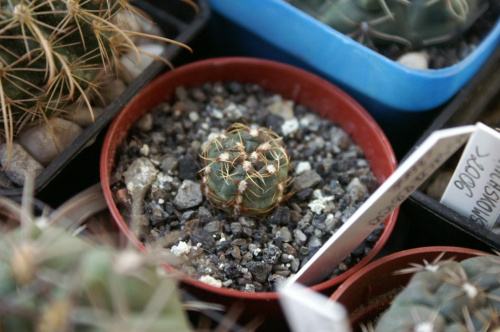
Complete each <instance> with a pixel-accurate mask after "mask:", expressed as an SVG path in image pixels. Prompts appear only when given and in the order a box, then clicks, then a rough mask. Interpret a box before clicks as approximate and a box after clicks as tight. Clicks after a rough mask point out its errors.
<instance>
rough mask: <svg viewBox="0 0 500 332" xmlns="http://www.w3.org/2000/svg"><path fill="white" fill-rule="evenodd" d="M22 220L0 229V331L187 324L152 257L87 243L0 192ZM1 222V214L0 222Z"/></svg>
mask: <svg viewBox="0 0 500 332" xmlns="http://www.w3.org/2000/svg"><path fill="white" fill-rule="evenodd" d="M0 208H1V209H0V211H2V213H5V212H6V211H7V212H8V214H9V215H11V216H16V218H19V217H20V218H21V221H22V223H21V226H20V227H17V228H15V229H14V230H11V231H7V230H5V229H4V228H5V227H1V228H0V229H2V233H1V235H0V331H3V332H20V331H24V332H29V331H34V332H56V331H95V332H97V331H116V332H118V331H162V332H163V331H176V332H177V331H191V330H192V329H191V326H190V324H189V323H188V320H187V318H186V314H185V311H184V309H183V307H182V304H181V302H180V299H179V294H178V289H177V279H176V278H175V277H174V276H173V275H166V270H165V269H164V268H163V267H162V266H158V264H159V261H160V260H158V258H159V257H156V256H152V255H145V254H142V253H140V252H138V251H137V250H132V249H124V250H121V251H118V250H117V249H114V248H112V247H110V246H103V245H100V246H97V245H95V244H90V242H87V241H86V240H83V239H82V238H79V237H75V236H73V235H71V234H70V233H69V232H67V231H65V230H63V229H61V228H57V227H56V226H54V225H52V226H50V227H47V228H45V229H43V230H42V229H41V228H38V227H36V226H35V221H36V220H33V219H32V217H30V215H29V213H27V211H26V210H25V209H21V208H20V207H19V206H18V205H16V204H15V203H13V202H11V201H10V200H8V199H6V198H3V197H0ZM6 224H7V222H6V221H5V220H2V221H1V224H0V226H5V225H6Z"/></svg>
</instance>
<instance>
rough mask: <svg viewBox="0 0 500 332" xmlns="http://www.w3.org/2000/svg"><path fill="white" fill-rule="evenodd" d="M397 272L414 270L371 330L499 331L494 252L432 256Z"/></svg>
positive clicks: (498, 268)
mask: <svg viewBox="0 0 500 332" xmlns="http://www.w3.org/2000/svg"><path fill="white" fill-rule="evenodd" d="M402 272H403V273H408V272H411V273H413V272H416V273H415V274H414V275H413V276H412V278H411V280H410V282H409V284H408V285H407V286H406V287H405V289H404V290H403V291H402V292H401V293H399V294H398V295H397V296H396V298H395V299H394V301H393V302H392V304H391V307H390V308H389V309H388V310H387V312H385V313H384V314H383V315H382V317H381V318H380V320H379V321H378V323H377V326H376V328H375V332H377V331H381V332H382V331H383V332H391V331H434V332H439V331H445V332H468V331H485V332H486V331H499V330H500V257H498V256H494V255H485V256H477V257H472V258H469V259H466V260H463V261H461V262H457V261H454V260H445V261H439V258H438V259H436V260H435V261H434V262H433V263H432V264H429V263H426V264H425V265H414V267H413V268H409V269H406V270H404V271H402Z"/></svg>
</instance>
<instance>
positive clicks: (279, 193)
mask: <svg viewBox="0 0 500 332" xmlns="http://www.w3.org/2000/svg"><path fill="white" fill-rule="evenodd" d="M201 157H202V159H203V161H204V168H203V169H202V170H201V172H200V173H201V177H202V182H203V192H204V194H205V196H206V197H207V199H208V200H209V201H210V203H211V204H212V206H214V207H215V208H217V209H220V210H223V211H225V212H227V213H229V214H231V215H233V216H240V215H249V216H259V215H265V214H267V213H269V212H271V210H272V209H273V208H274V207H275V206H276V205H278V204H279V203H280V202H282V201H284V200H285V199H287V198H288V197H289V196H290V193H288V194H285V191H286V189H287V187H288V186H289V185H290V183H291V181H292V178H291V177H289V175H288V174H289V171H290V170H291V165H290V158H289V156H288V154H287V152H286V149H285V147H284V145H283V140H282V138H281V137H279V136H278V135H277V134H276V133H275V132H274V131H272V130H270V129H267V128H264V127H259V128H254V127H249V126H246V125H243V124H240V123H235V124H233V125H231V126H230V127H229V128H228V129H226V131H225V132H223V133H222V134H220V135H218V136H217V137H215V138H213V139H212V140H211V141H209V142H208V144H207V145H206V146H205V147H204V149H203V152H202V155H201Z"/></svg>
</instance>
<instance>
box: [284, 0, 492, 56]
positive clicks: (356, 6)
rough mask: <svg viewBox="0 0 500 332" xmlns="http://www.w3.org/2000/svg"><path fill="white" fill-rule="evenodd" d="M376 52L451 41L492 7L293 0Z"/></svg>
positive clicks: (403, 0)
mask: <svg viewBox="0 0 500 332" xmlns="http://www.w3.org/2000/svg"><path fill="white" fill-rule="evenodd" d="M290 3H291V4H292V5H294V6H296V7H297V8H299V9H301V10H303V11H304V12H306V13H308V14H310V15H312V16H313V17H315V18H317V19H318V20H320V21H322V22H324V23H326V24H328V25H330V26H331V27H332V28H334V29H336V30H337V31H339V32H341V33H343V34H345V35H347V36H349V37H351V38H353V39H355V40H357V41H358V42H360V43H361V44H364V45H366V46H368V47H370V48H372V49H377V46H380V45H382V44H387V43H388V42H396V43H400V44H403V45H405V46H406V47H408V48H410V49H416V50H418V49H420V48H422V47H425V46H429V45H435V44H440V43H444V42H447V41H450V40H452V39H454V38H456V37H457V36H459V35H460V34H462V33H463V32H464V31H466V30H467V29H468V28H469V27H470V26H471V25H472V24H473V23H474V22H475V21H476V20H477V19H478V18H479V17H480V16H481V15H482V14H483V13H484V12H485V11H486V10H487V8H488V1H487V0H409V1H408V0H314V1H309V0H290Z"/></svg>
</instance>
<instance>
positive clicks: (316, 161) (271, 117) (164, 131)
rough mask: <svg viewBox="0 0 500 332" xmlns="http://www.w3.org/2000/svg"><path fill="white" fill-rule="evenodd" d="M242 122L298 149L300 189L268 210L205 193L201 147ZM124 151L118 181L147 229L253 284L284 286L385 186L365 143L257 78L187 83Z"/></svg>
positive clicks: (189, 267) (187, 263)
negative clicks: (245, 211) (257, 212)
mask: <svg viewBox="0 0 500 332" xmlns="http://www.w3.org/2000/svg"><path fill="white" fill-rule="evenodd" d="M236 122H239V123H242V124H245V125H248V126H251V127H267V128H270V129H272V130H273V131H275V132H276V133H277V134H278V135H279V136H280V137H282V138H283V142H284V145H285V147H286V150H287V153H288V155H289V156H290V163H291V165H292V167H291V168H290V169H291V170H290V171H289V172H290V176H291V177H293V178H294V181H293V183H292V184H291V185H290V186H289V187H288V189H287V190H288V191H289V192H292V191H293V192H294V193H293V195H292V196H291V198H289V199H288V200H286V201H284V202H282V203H281V204H280V205H279V206H278V207H276V208H275V209H274V210H272V211H271V212H270V213H268V214H267V215H265V216H260V217H259V216H257V217H256V216H253V217H248V216H241V217H234V216H233V215H230V214H226V213H224V212H221V211H218V210H214V209H213V208H212V206H211V205H210V203H209V202H208V200H207V199H206V198H205V197H204V195H203V194H202V188H203V187H202V185H201V176H200V174H199V171H200V170H201V169H202V168H203V160H202V159H201V157H200V154H201V152H202V151H203V149H204V147H205V146H206V145H207V143H208V142H209V141H211V140H212V139H213V138H214V137H217V136H218V135H220V134H221V133H222V132H223V131H225V130H226V129H227V128H228V127H229V126H230V125H232V124H233V123H236ZM117 156H118V157H117V161H116V163H117V166H116V169H115V172H114V173H113V174H112V183H113V184H112V191H113V193H114V195H115V200H116V203H117V206H118V207H119V209H120V211H121V213H122V215H123V216H124V218H125V220H127V221H128V222H129V223H130V226H131V229H132V230H133V231H134V232H135V234H136V235H137V236H138V238H139V239H140V240H141V241H142V242H143V243H144V244H145V245H146V246H147V247H152V248H155V247H162V248H169V249H170V251H171V252H172V253H173V254H174V255H176V256H177V257H178V258H179V264H178V265H176V268H178V269H179V270H181V271H182V272H184V273H186V274H188V275H189V276H191V277H193V278H195V279H199V280H201V281H204V282H206V283H209V284H211V285H214V286H218V287H227V288H232V289H236V290H241V291H246V292H265V291H275V290H276V285H277V283H278V282H279V281H282V280H284V279H286V278H288V277H289V276H291V275H293V274H294V273H296V272H297V271H298V270H299V269H300V267H301V266H303V265H304V264H305V263H306V262H307V260H308V259H310V257H312V255H313V254H314V253H315V252H316V251H317V250H318V249H319V248H320V247H321V246H322V244H323V243H324V242H325V241H326V240H327V239H329V238H330V237H331V235H332V234H333V233H334V232H335V231H336V230H337V229H338V228H339V227H340V226H341V225H342V224H343V223H344V222H345V221H346V220H347V219H348V218H349V217H350V216H351V215H352V214H353V212H354V211H355V210H356V209H357V208H358V207H359V206H360V205H361V204H362V203H363V202H364V201H365V200H366V199H367V198H368V196H369V195H370V194H371V193H372V192H373V191H374V190H375V189H376V187H377V186H378V183H377V180H376V178H375V177H374V175H373V174H372V172H371V170H370V165H369V163H368V161H367V160H366V159H365V156H364V153H363V151H362V150H361V149H360V147H359V146H357V145H355V144H354V143H353V142H352V140H351V139H350V138H349V136H348V135H347V134H346V133H345V132H344V131H343V130H342V129H341V128H340V127H339V126H338V125H336V124H334V123H332V122H331V121H329V120H325V119H321V118H319V116H318V115H317V114H316V113H314V112H313V111H312V110H308V109H307V108H305V107H304V106H302V105H296V104H294V102H293V101H290V100H286V99H283V98H282V97H281V96H279V95H276V94H270V93H267V92H265V91H262V89H261V88H260V87H259V86H257V85H254V84H240V83H236V82H217V83H207V84H204V85H203V86H200V87H197V88H191V89H184V88H182V87H179V88H177V89H176V93H175V96H174V98H173V102H172V103H160V104H159V105H157V106H156V107H154V108H153V109H152V110H151V112H150V113H148V114H147V115H145V116H144V117H143V118H142V119H141V120H140V121H139V122H138V123H136V124H135V125H134V126H133V128H132V129H131V131H130V133H129V136H128V138H127V140H126V142H125V143H123V144H122V146H121V147H120V149H119V151H118V154H117ZM285 194H286V192H285ZM132 215H133V216H134V217H133V218H132V217H131V216H132ZM382 230H383V225H381V226H379V227H377V229H376V230H375V231H374V232H373V233H372V234H371V235H370V236H368V238H367V239H366V240H365V241H364V242H363V243H362V244H360V245H359V246H358V248H357V249H356V250H354V251H353V252H352V253H351V254H350V255H349V256H348V257H346V258H345V259H344V261H343V262H342V263H341V264H339V266H336V267H335V266H332V272H331V276H330V278H332V277H334V276H336V275H339V274H341V273H343V272H344V271H346V270H347V269H349V268H350V267H352V266H354V265H355V264H356V263H357V262H359V261H360V260H361V259H362V258H363V257H365V256H366V255H367V254H368V253H369V252H370V250H371V248H372V247H373V245H374V244H375V242H376V241H377V240H378V238H379V236H380V233H381V232H382Z"/></svg>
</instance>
